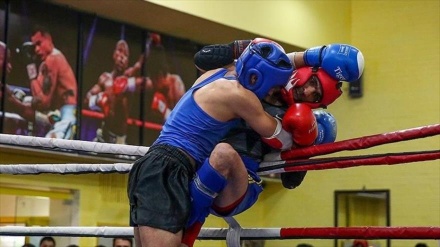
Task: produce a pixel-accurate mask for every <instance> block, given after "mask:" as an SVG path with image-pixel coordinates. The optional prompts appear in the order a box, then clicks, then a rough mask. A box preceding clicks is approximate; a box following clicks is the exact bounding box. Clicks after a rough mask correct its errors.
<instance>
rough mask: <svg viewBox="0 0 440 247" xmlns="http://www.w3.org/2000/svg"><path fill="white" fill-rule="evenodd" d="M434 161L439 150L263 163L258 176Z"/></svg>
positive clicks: (439, 157) (437, 156)
mask: <svg viewBox="0 0 440 247" xmlns="http://www.w3.org/2000/svg"><path fill="white" fill-rule="evenodd" d="M436 159H440V150H432V151H421V152H406V153H388V154H375V155H359V156H345V157H335V158H316V159H307V160H286V161H284V160H280V161H271V162H264V161H263V162H261V163H260V167H259V169H258V174H259V175H266V174H274V173H283V172H294V171H309V170H324V169H334V168H349V167H356V166H372V165H395V164H406V163H412V162H419V161H427V160H436Z"/></svg>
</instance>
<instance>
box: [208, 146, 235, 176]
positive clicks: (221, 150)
mask: <svg viewBox="0 0 440 247" xmlns="http://www.w3.org/2000/svg"><path fill="white" fill-rule="evenodd" d="M209 163H210V164H211V166H212V167H213V168H214V169H215V170H217V171H218V172H219V173H221V174H222V175H223V176H225V177H228V176H229V173H230V172H232V170H233V169H234V167H236V166H237V164H240V163H241V158H240V155H239V154H238V153H237V151H235V149H234V148H233V147H232V146H231V145H230V144H227V143H219V144H217V145H216V147H215V148H214V150H213V151H212V153H211V156H210V157H209Z"/></svg>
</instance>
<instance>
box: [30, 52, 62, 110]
mask: <svg viewBox="0 0 440 247" xmlns="http://www.w3.org/2000/svg"><path fill="white" fill-rule="evenodd" d="M61 65H62V63H61V61H60V60H59V59H57V57H56V56H48V57H47V58H46V60H45V61H44V62H43V63H42V64H41V65H40V74H39V75H38V77H37V78H36V79H34V80H32V81H31V90H32V96H33V98H32V106H33V108H34V109H36V110H48V109H49V108H50V107H51V103H52V99H53V95H54V92H55V89H56V87H57V77H58V73H59V71H60V69H59V66H61Z"/></svg>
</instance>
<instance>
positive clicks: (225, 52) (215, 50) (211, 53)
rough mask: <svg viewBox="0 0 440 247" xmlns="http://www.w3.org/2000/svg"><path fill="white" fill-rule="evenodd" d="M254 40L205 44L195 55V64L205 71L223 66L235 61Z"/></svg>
mask: <svg viewBox="0 0 440 247" xmlns="http://www.w3.org/2000/svg"><path fill="white" fill-rule="evenodd" d="M251 41H252V40H235V41H233V42H232V43H229V44H217V45H207V46H204V47H203V48H202V49H201V50H200V51H198V52H197V53H196V54H195V55H194V64H195V65H196V67H197V68H198V69H200V70H203V71H208V70H213V69H218V68H222V67H224V66H226V65H229V64H231V63H233V62H234V59H236V58H238V57H239V56H240V55H241V53H243V51H244V50H245V49H246V47H247V46H248V45H249V44H250V43H251Z"/></svg>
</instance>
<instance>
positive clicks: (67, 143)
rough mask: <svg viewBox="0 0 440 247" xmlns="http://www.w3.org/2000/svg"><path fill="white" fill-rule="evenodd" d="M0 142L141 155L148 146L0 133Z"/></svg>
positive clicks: (145, 151) (101, 152)
mask: <svg viewBox="0 0 440 247" xmlns="http://www.w3.org/2000/svg"><path fill="white" fill-rule="evenodd" d="M0 143H2V144H9V145H16V146H31V147H39V148H41V147H43V148H51V149H57V148H58V149H67V150H75V151H85V152H93V153H100V154H122V155H136V156H143V155H144V154H145V153H147V151H148V148H149V147H144V146H133V145H123V144H112V143H102V142H89V141H79V140H64V139H55V138H45V137H36V136H21V135H10V134H0Z"/></svg>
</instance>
